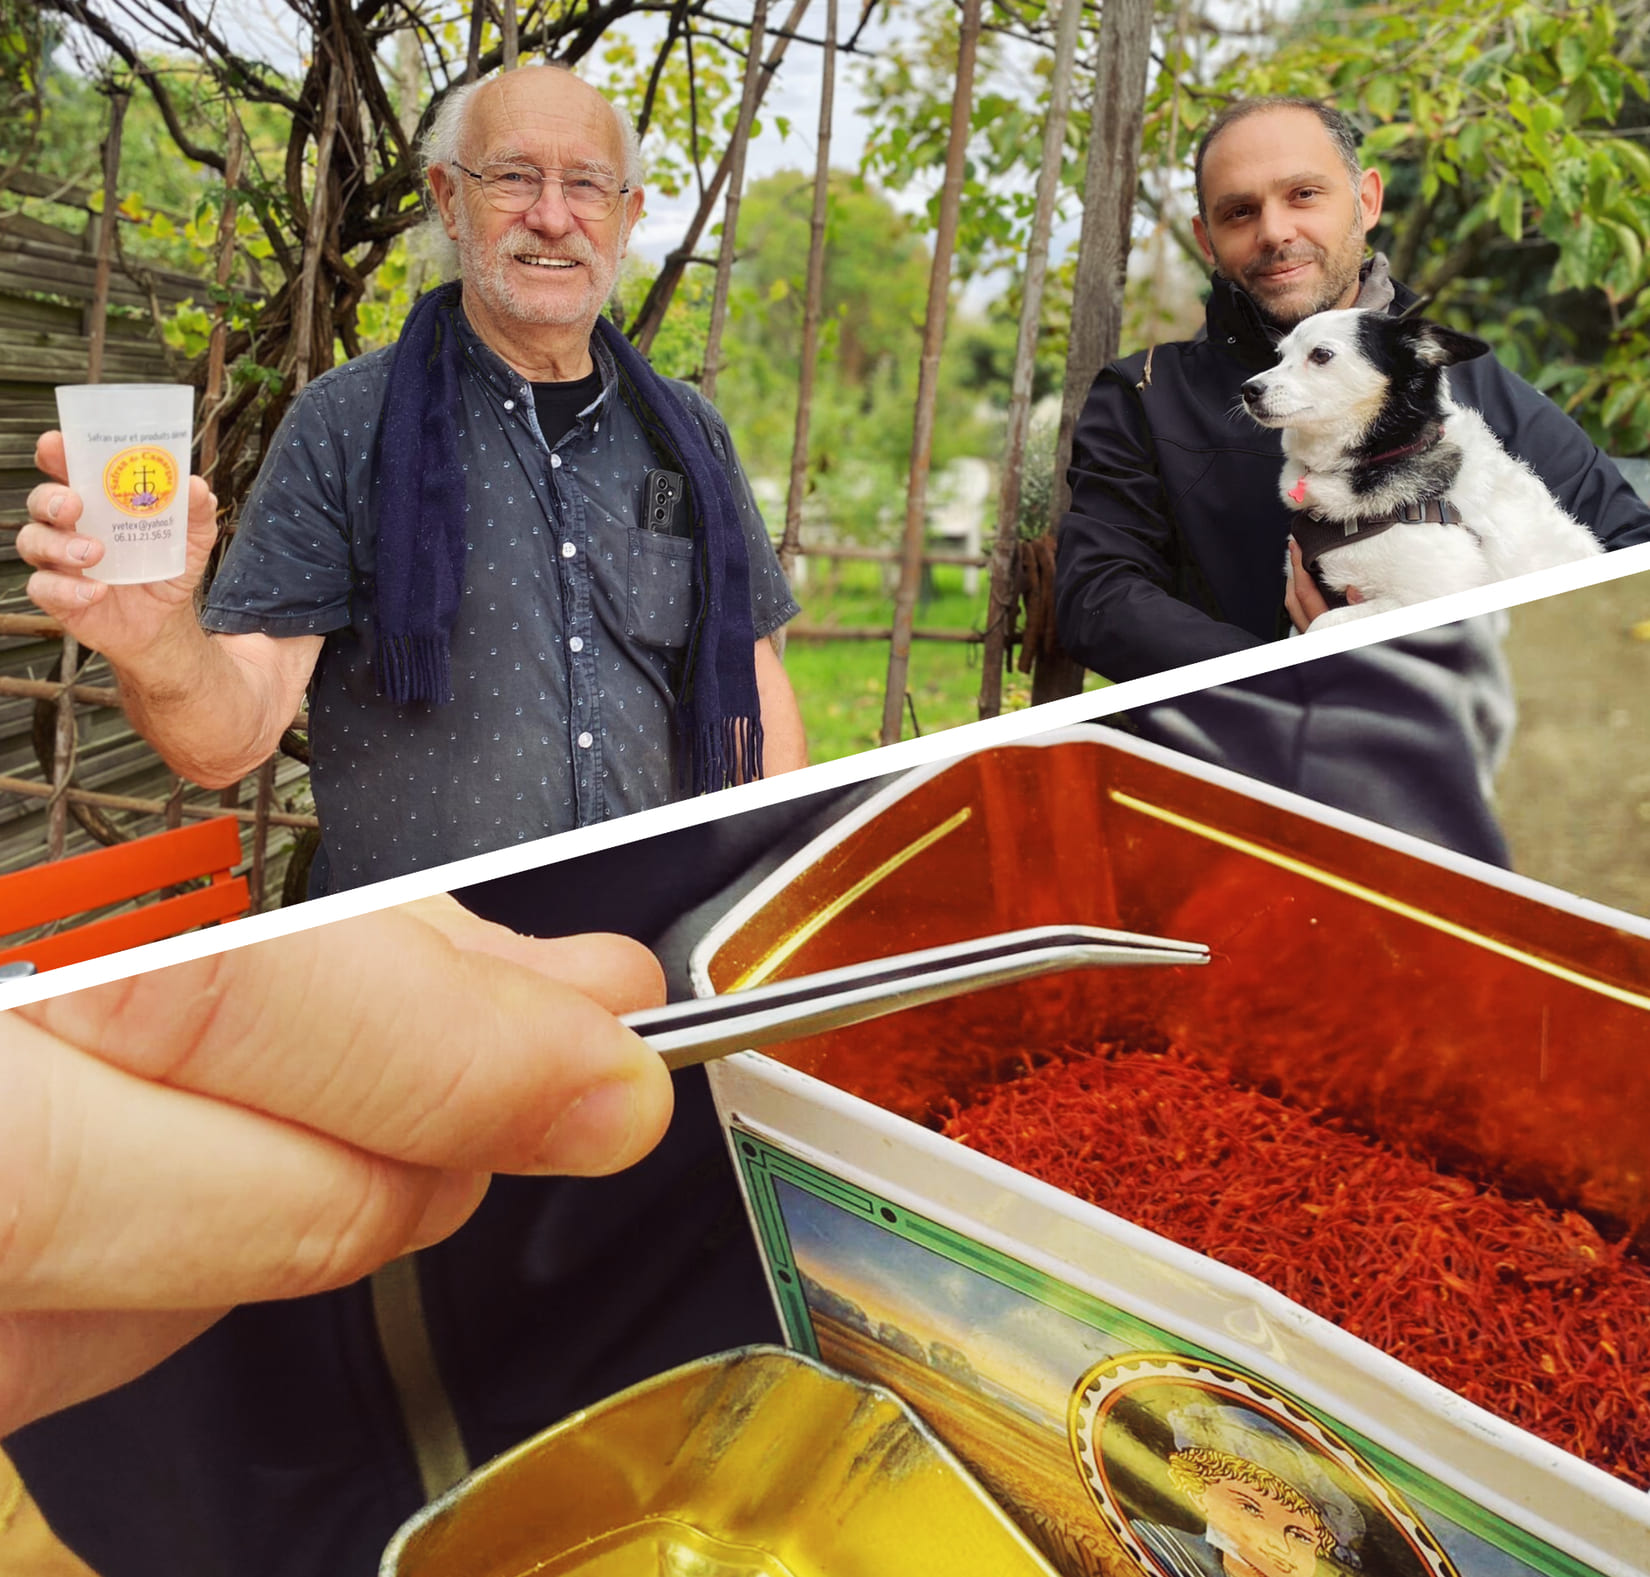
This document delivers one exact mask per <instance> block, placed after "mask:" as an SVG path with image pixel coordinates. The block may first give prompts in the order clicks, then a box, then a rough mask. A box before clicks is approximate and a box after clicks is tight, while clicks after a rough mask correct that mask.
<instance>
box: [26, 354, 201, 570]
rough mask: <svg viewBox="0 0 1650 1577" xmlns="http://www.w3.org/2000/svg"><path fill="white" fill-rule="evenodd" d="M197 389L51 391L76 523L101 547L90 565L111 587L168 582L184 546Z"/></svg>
mask: <svg viewBox="0 0 1650 1577" xmlns="http://www.w3.org/2000/svg"><path fill="white" fill-rule="evenodd" d="M194 415H195V391H194V389H193V388H192V387H191V386H190V385H188V384H186V383H77V384H69V385H66V386H64V387H61V388H59V389H58V391H57V419H58V423H59V425H60V426H61V427H62V429H63V447H64V450H65V451H66V454H67V458H68V462H69V486H70V487H72V488H73V489H74V490H75V492H77V493H78V494H79V495H80V501H81V504H82V506H83V513H82V514H81V517H80V522H79V524H78V525H77V526H76V527H75V529H76V530H77V531H78V532H80V534H81V535H82V536H87V537H95V538H97V540H98V541H99V542H101V543H102V544H103V548H104V551H103V557H102V558H101V559H100V560H99V561H98V562H97V563H96V564H95V565H93V566H92V567H91V568H90V569H88V570H87V571H86V574H87V576H88V577H89V578H90V579H92V580H101V581H107V582H109V583H110V584H111V585H115V586H132V585H139V584H141V583H143V582H145V581H157V580H171V579H172V578H173V577H174V576H177V575H181V574H182V573H183V567H184V560H185V557H186V556H187V553H188V547H189V446H190V442H191V439H192V438H193V436H194V433H193V429H194Z"/></svg>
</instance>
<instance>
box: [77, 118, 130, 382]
mask: <svg viewBox="0 0 1650 1577" xmlns="http://www.w3.org/2000/svg"><path fill="white" fill-rule="evenodd" d="M130 102H131V95H130V94H129V93H127V92H125V91H124V90H122V89H120V88H113V89H111V90H110V92H109V133H108V135H107V136H106V137H105V138H104V139H103V219H102V223H101V224H99V226H98V230H97V277H96V282H95V283H94V285H93V287H92V304H91V306H89V307H88V308H87V309H86V337H87V338H88V339H89V340H90V341H91V345H90V348H89V350H88V352H87V356H86V381H87V382H88V383H99V382H101V381H102V378H103V348H104V345H105V343H106V340H107V337H108V332H109V275H110V272H111V271H112V269H113V267H114V255H115V226H116V225H117V224H118V223H119V222H120V219H119V215H118V214H117V213H116V209H118V208H119V206H120V137H121V132H122V130H123V129H124V127H125V124H126V106H127V105H128V104H129V103H130Z"/></svg>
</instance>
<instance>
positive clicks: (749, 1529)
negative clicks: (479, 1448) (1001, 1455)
mask: <svg viewBox="0 0 1650 1577" xmlns="http://www.w3.org/2000/svg"><path fill="white" fill-rule="evenodd" d="M891 1571H897V1572H899V1573H900V1574H901V1577H1053V1571H1052V1568H1050V1567H1049V1566H1048V1565H1047V1563H1046V1562H1045V1561H1044V1560H1043V1558H1042V1557H1041V1556H1040V1555H1038V1554H1037V1552H1036V1550H1035V1549H1034V1548H1033V1547H1032V1546H1031V1545H1030V1544H1029V1543H1028V1542H1027V1541H1026V1540H1025V1538H1024V1537H1023V1535H1021V1534H1020V1533H1019V1532H1018V1530H1017V1529H1015V1527H1014V1526H1013V1524H1012V1523H1010V1522H1009V1521H1008V1519H1007V1518H1006V1517H1005V1516H1004V1514H1003V1513H1002V1512H1001V1511H1000V1510H999V1509H998V1508H997V1507H996V1505H994V1504H993V1503H992V1501H991V1500H990V1499H989V1498H988V1497H987V1496H986V1495H985V1493H984V1491H982V1490H981V1489H980V1488H979V1486H978V1485H977V1484H976V1483H975V1482H974V1481H973V1479H971V1478H970V1477H969V1476H968V1475H967V1474H966V1473H965V1472H964V1471H963V1470H962V1469H961V1468H960V1467H958V1465H957V1464H956V1462H955V1461H954V1459H953V1458H952V1457H951V1456H950V1455H949V1454H948V1453H947V1452H945V1450H944V1449H943V1448H942V1447H940V1446H939V1445H938V1444H937V1443H936V1442H935V1440H934V1438H933V1436H932V1435H930V1434H929V1433H928V1432H927V1430H926V1429H924V1428H923V1426H922V1425H920V1424H919V1423H918V1422H917V1421H916V1419H915V1418H914V1417H913V1415H912V1414H911V1413H909V1412H908V1411H907V1410H906V1409H905V1407H904V1405H903V1404H902V1403H900V1402H898V1401H896V1400H895V1399H894V1398H893V1397H892V1396H890V1395H889V1394H888V1393H887V1392H885V1391H880V1390H876V1389H874V1388H872V1387H870V1386H866V1385H863V1384H861V1383H859V1382H857V1381H853V1380H849V1379H847V1378H845V1377H843V1376H841V1375H837V1374H833V1373H832V1372H830V1371H829V1370H827V1369H824V1368H823V1367H821V1366H820V1365H818V1364H816V1363H814V1362H813V1361H812V1360H811V1359H808V1358H804V1357H802V1356H800V1355H799V1354H796V1353H787V1352H782V1351H779V1350H777V1349H773V1348H746V1349H742V1350H740V1351H738V1352H733V1353H725V1354H722V1355H721V1356H719V1357H716V1358H708V1359H704V1360H702V1361H700V1362H698V1363H693V1364H688V1365H686V1366H684V1367H683V1368H680V1369H676V1370H672V1371H671V1372H670V1373H669V1374H665V1375H661V1376H659V1377H658V1378H656V1379H653V1380H650V1381H647V1382H645V1383H644V1384H642V1385H639V1386H635V1387H633V1388H632V1389H631V1390H629V1391H625V1392H623V1393H621V1394H620V1395H618V1396H616V1397H611V1398H609V1399H608V1400H607V1401H605V1402H602V1403H600V1404H599V1405H598V1406H596V1407H592V1408H589V1409H587V1410H585V1411H584V1412H582V1413H576V1414H574V1415H573V1416H572V1417H571V1418H568V1419H566V1420H564V1421H563V1422H562V1423H560V1424H558V1425H556V1426H555V1427H554V1428H553V1429H549V1430H546V1431H545V1432H544V1433H543V1434H541V1435H538V1436H537V1437H535V1438H534V1439H532V1440H530V1441H528V1442H526V1443H525V1444H524V1445H521V1446H518V1447H517V1448H516V1449H515V1450H513V1451H511V1452H508V1453H507V1454H506V1455H504V1456H502V1457H499V1458H498V1459H497V1460H496V1461H494V1462H492V1463H490V1464H488V1465H487V1466H486V1467H484V1468H482V1469H480V1471H479V1472H477V1473H475V1474H474V1475H472V1476H471V1477H470V1478H469V1479H467V1480H466V1481H465V1482H464V1483H463V1484H461V1485H459V1486H458V1488H457V1489H455V1490H454V1491H453V1492H452V1493H451V1494H450V1495H448V1496H447V1497H445V1498H444V1499H443V1500H441V1501H438V1502H437V1503H436V1504H435V1505H434V1506H432V1507H430V1508H429V1509H428V1510H427V1511H425V1512H424V1513H422V1514H421V1515H420V1516H419V1517H417V1518H415V1519H414V1521H413V1522H411V1523H409V1524H408V1525H407V1527H405V1528H404V1529H402V1531H401V1533H400V1534H398V1535H397V1538H396V1541H395V1542H394V1543H393V1544H392V1545H391V1547H390V1550H389V1552H388V1553H387V1554H386V1557H385V1564H384V1568H383V1573H384V1577H550V1574H554V1577H570V1574H573V1573H577V1574H578V1577H873V1574H877V1577H885V1574H886V1573H888V1572H891Z"/></svg>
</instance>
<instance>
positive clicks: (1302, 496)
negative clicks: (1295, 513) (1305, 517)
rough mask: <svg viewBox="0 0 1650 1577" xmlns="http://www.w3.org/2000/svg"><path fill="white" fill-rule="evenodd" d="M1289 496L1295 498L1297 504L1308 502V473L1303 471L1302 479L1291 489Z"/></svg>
mask: <svg viewBox="0 0 1650 1577" xmlns="http://www.w3.org/2000/svg"><path fill="white" fill-rule="evenodd" d="M1289 496H1290V497H1291V498H1292V499H1294V501H1295V502H1296V503H1297V504H1304V503H1305V502H1306V473H1305V472H1304V471H1302V472H1301V478H1300V481H1298V482H1297V483H1296V484H1295V485H1294V486H1293V487H1292V488H1290V489H1289Z"/></svg>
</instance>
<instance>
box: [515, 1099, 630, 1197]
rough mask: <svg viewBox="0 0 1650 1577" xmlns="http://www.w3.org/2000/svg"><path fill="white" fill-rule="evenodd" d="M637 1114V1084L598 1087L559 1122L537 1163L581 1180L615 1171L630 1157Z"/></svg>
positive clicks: (561, 1117)
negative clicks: (581, 1178)
mask: <svg viewBox="0 0 1650 1577" xmlns="http://www.w3.org/2000/svg"><path fill="white" fill-rule="evenodd" d="M637 1115H638V1113H637V1102H636V1086H635V1084H634V1082H633V1081H631V1080H629V1079H613V1080H610V1081H609V1082H608V1083H606V1084H598V1085H597V1086H596V1087H595V1088H594V1089H592V1090H590V1091H588V1092H587V1093H586V1094H584V1095H582V1096H580V1097H579V1099H578V1100H576V1101H574V1103H573V1104H572V1105H571V1106H569V1107H568V1108H567V1110H566V1111H564V1112H563V1113H562V1114H561V1116H560V1117H558V1118H557V1119H556V1121H555V1123H554V1124H553V1125H552V1127H551V1129H550V1132H549V1133H548V1134H546V1135H545V1139H544V1143H543V1144H542V1145H541V1146H540V1147H539V1151H538V1154H537V1155H536V1156H535V1157H534V1161H535V1163H536V1164H537V1166H539V1167H540V1168H542V1169H543V1170H545V1171H547V1172H567V1173H571V1174H572V1175H574V1176H579V1177H592V1176H599V1175H600V1174H602V1173H605V1172H611V1171H612V1170H614V1168H615V1167H617V1166H618V1165H619V1164H620V1163H621V1162H622V1161H623V1160H624V1159H625V1157H627V1156H628V1155H629V1154H630V1150H631V1142H632V1139H633V1136H634V1134H635V1132H636V1119H637Z"/></svg>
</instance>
